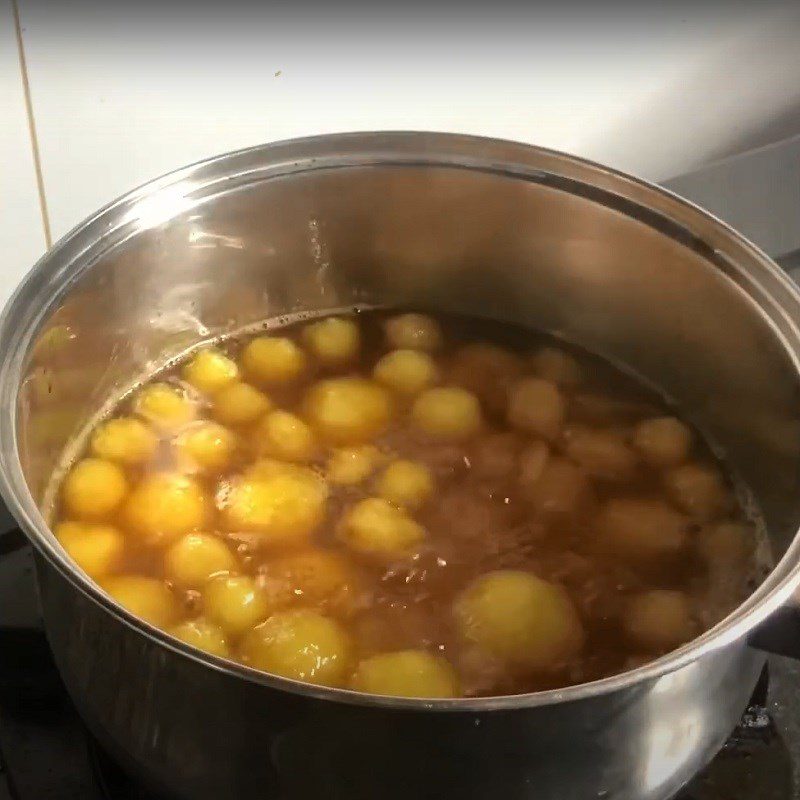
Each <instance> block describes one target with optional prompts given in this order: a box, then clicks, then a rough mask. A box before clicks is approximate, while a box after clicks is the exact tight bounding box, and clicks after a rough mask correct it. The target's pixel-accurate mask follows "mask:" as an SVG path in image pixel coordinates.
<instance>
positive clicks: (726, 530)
mask: <svg viewBox="0 0 800 800" xmlns="http://www.w3.org/2000/svg"><path fill="white" fill-rule="evenodd" d="M754 547H755V534H754V532H753V531H752V530H750V529H749V528H748V527H747V526H746V525H743V524H742V523H741V522H717V523H714V524H711V525H706V526H704V527H703V529H702V530H701V531H700V534H699V535H698V537H697V549H698V551H699V553H700V555H701V556H702V557H703V558H704V559H705V561H706V562H707V563H708V564H709V565H711V566H713V567H717V568H722V569H730V568H731V567H732V566H733V565H735V564H742V563H744V562H745V559H747V557H748V556H749V555H750V554H751V553H752V551H753V548H754Z"/></svg>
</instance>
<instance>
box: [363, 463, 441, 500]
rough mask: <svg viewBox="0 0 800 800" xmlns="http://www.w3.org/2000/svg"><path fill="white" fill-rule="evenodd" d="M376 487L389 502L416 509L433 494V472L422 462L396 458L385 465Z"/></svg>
mask: <svg viewBox="0 0 800 800" xmlns="http://www.w3.org/2000/svg"><path fill="white" fill-rule="evenodd" d="M376 488H377V490H378V494H379V495H380V496H381V497H383V498H384V499H385V500H388V501H389V502H390V503H394V504H395V505H396V506H404V507H405V508H410V509H416V508H419V507H420V506H421V505H423V503H425V502H426V501H427V500H428V499H429V498H430V496H431V495H432V494H433V488H434V484H433V474H432V473H431V471H430V470H429V469H428V468H427V467H426V466H425V465H424V464H420V463H419V462H417V461H407V460H405V459H398V460H397V461H393V462H392V463H391V464H389V466H388V467H386V469H385V470H384V472H383V474H382V475H381V476H380V477H379V478H378V482H377V487H376Z"/></svg>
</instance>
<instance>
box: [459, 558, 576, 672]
mask: <svg viewBox="0 0 800 800" xmlns="http://www.w3.org/2000/svg"><path fill="white" fill-rule="evenodd" d="M455 615H456V620H457V622H458V625H459V628H460V630H461V634H462V635H463V637H464V638H465V639H467V640H468V641H470V642H473V643H474V644H476V645H477V646H478V647H479V648H480V649H482V650H484V651H486V652H487V653H489V654H491V655H492V656H494V657H496V658H498V659H500V660H502V661H504V662H506V663H507V664H511V665H513V666H517V667H522V668H527V669H535V670H541V671H546V670H554V669H559V668H561V667H563V666H564V665H565V663H566V662H567V661H569V659H571V658H573V657H574V656H575V655H577V654H578V652H580V650H581V648H582V646H583V640H584V635H583V626H582V625H581V621H580V618H579V617H578V612H577V611H576V609H575V606H574V605H573V603H572V600H570V598H569V595H568V594H567V593H566V592H565V591H564V589H563V588H562V587H561V586H558V585H557V584H554V583H549V582H547V581H544V580H541V579H540V578H537V577H536V576H535V575H531V574H530V573H527V572H521V571H516V570H499V571H496V572H489V573H487V574H486V575H482V576H481V577H480V578H478V579H477V580H475V581H473V583H472V584H471V585H470V586H469V587H467V589H466V590H465V591H464V592H463V593H462V594H461V596H460V597H459V598H458V599H457V601H456V605H455Z"/></svg>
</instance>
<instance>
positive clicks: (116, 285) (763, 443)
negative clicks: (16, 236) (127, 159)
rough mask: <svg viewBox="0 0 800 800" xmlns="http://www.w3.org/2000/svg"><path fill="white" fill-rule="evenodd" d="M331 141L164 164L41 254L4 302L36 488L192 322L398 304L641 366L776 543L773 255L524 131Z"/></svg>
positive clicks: (781, 285)
mask: <svg viewBox="0 0 800 800" xmlns="http://www.w3.org/2000/svg"><path fill="white" fill-rule="evenodd" d="M422 141H423V143H424V142H432V143H433V144H436V143H437V141H438V139H437V137H432V138H431V137H429V138H428V139H423V140H422ZM340 144H341V146H342V148H343V149H345V150H346V149H347V148H348V147H350V148H351V152H350V153H349V154H348V156H347V158H343V157H340V156H339V155H330V154H325V153H323V154H321V155H320V157H319V158H311V157H309V158H305V159H298V160H295V161H291V163H288V165H287V162H286V161H285V160H282V159H280V158H276V157H274V156H271V155H270V152H271V151H270V149H269V148H266V149H264V150H262V151H255V152H251V153H249V154H239V155H238V156H236V157H230V158H229V159H228V161H226V159H225V158H223V159H221V160H219V161H217V162H212V163H211V164H208V165H201V166H200V167H197V168H191V169H189V170H185V171H183V172H181V173H177V174H176V175H175V176H172V177H170V178H167V179H163V180H162V181H160V182H158V183H157V184H156V185H155V186H153V187H146V188H145V189H144V190H139V191H138V192H137V193H134V195H132V196H129V197H128V198H124V199H123V200H122V201H120V202H119V203H117V204H116V205H115V206H112V207H110V208H109V209H108V210H107V211H105V212H103V213H102V214H101V215H100V216H98V217H97V218H95V219H94V220H93V221H91V222H90V223H88V224H87V225H86V226H84V227H83V228H82V229H80V230H78V231H77V232H76V233H75V234H73V235H72V238H70V239H67V240H65V241H64V242H62V243H61V244H60V245H59V246H57V248H56V249H55V250H54V251H52V252H51V253H50V254H49V255H48V256H46V257H45V260H44V262H43V263H42V264H40V266H39V268H38V270H37V271H36V272H35V273H34V274H33V275H32V276H31V278H29V280H28V283H27V284H26V285H25V286H24V287H23V289H22V290H21V292H20V293H19V294H18V295H17V296H16V298H15V300H14V301H13V303H12V306H11V307H10V309H9V310H8V311H7V314H6V319H5V325H6V328H7V329H13V330H14V331H15V333H14V340H13V342H12V344H11V349H12V351H15V356H16V358H17V363H16V368H18V369H20V370H22V373H21V375H22V385H21V389H20V391H19V393H18V397H17V412H18V413H17V419H16V426H17V427H16V431H17V441H18V445H19V454H20V461H21V464H22V468H23V472H24V476H25V480H26V482H27V484H28V486H29V487H30V489H31V491H32V493H33V495H34V497H35V498H36V499H37V501H42V500H43V498H44V496H45V492H46V488H47V486H48V483H49V482H50V481H51V477H52V475H53V471H54V468H55V467H56V466H57V465H58V464H59V462H60V461H61V460H62V459H63V454H64V447H65V445H66V444H67V443H68V442H69V441H71V440H72V439H73V438H74V437H75V436H76V435H77V434H78V433H79V432H80V431H81V430H82V429H83V428H84V426H85V424H86V423H87V421H89V420H90V419H91V418H92V417H94V416H95V415H96V414H97V413H98V412H99V411H100V410H101V409H102V408H103V407H104V406H106V405H107V404H108V402H109V399H116V398H118V397H119V396H120V394H122V393H124V392H125V391H127V390H128V389H129V388H130V387H131V386H132V384H134V383H135V382H136V381H137V380H138V379H140V378H141V377H143V376H146V375H147V374H149V373H152V372H153V371H154V370H155V369H156V368H158V367H160V366H162V365H163V364H164V363H165V362H167V361H168V360H169V359H170V358H173V357H174V356H176V355H177V354H179V353H181V352H183V351H184V350H185V349H186V348H187V347H189V346H191V345H193V344H195V343H197V342H198V341H200V340H204V339H209V338H212V337H216V336H220V335H226V334H230V333H232V332H235V331H237V330H240V329H241V328H243V327H246V326H248V325H252V324H253V323H257V322H259V321H262V320H265V319H276V318H280V317H281V316H282V315H288V314H295V313H297V312H316V311H321V310H325V309H333V308H339V307H346V306H352V305H361V304H366V305H373V304H378V305H392V306H412V307H419V308H427V309H434V310H442V311H448V312H456V313H462V314H470V315H478V316H484V317H489V318H494V319H497V320H501V321H507V322H512V323H517V324H521V325H525V326H529V327H532V328H536V329H541V330H544V331H548V332H553V333H555V334H557V335H559V336H563V337H565V338H566V339H568V340H570V341H572V342H575V343H576V344H579V345H581V346H583V347H586V348H587V349H589V350H591V351H594V352H596V353H598V354H600V355H602V356H604V357H606V358H609V359H611V360H612V361H614V362H616V363H618V364H623V365H625V366H626V367H628V368H629V369H631V370H633V371H635V372H636V373H638V375H639V376H641V377H642V378H644V379H645V380H646V381H648V382H650V383H651V384H653V385H655V386H656V387H658V388H659V389H660V390H661V391H663V392H664V393H665V394H666V395H668V396H669V397H670V398H671V399H673V400H674V401H675V402H677V403H678V404H679V406H680V408H681V409H682V411H683V413H684V414H685V415H686V416H687V417H688V418H690V419H691V420H693V421H694V422H695V423H696V424H697V425H698V426H699V427H700V428H701V429H702V430H703V431H704V432H706V433H707V434H708V436H709V437H710V439H711V440H712V442H714V443H716V445H717V446H718V447H719V448H720V452H721V454H722V455H723V456H724V457H725V458H726V459H727V461H728V463H729V464H730V465H731V466H732V468H733V469H734V470H735V471H737V472H738V473H739V474H740V476H741V477H742V478H743V479H744V481H745V482H746V484H747V485H748V486H749V487H750V488H751V490H752V491H753V493H754V495H755V497H756V499H757V502H758V504H759V506H760V509H761V513H762V514H763V518H764V519H765V521H766V524H767V527H768V530H769V535H770V538H771V540H772V545H773V550H774V554H775V555H776V556H780V555H781V554H782V553H783V552H784V551H785V550H786V548H787V547H788V545H789V543H790V542H791V540H792V538H793V536H794V533H795V531H796V530H797V527H798V523H800V493H798V492H796V491H794V489H795V487H796V486H797V485H798V477H799V475H800V419H798V414H800V402H799V400H800V397H799V395H798V388H799V383H800V382H799V381H798V366H797V349H798V341H800V338H799V337H798V332H797V328H796V323H797V320H798V319H800V313H798V298H797V295H796V294H795V292H794V290H793V289H792V288H791V287H790V286H789V284H788V282H787V281H786V280H785V279H783V278H782V277H781V276H780V274H779V273H778V272H777V270H776V269H775V268H774V266H772V265H771V264H770V263H769V262H768V261H767V259H765V258H764V257H763V256H761V254H759V253H758V252H757V251H755V250H754V249H753V248H751V247H750V246H749V245H748V244H747V243H746V242H743V241H742V240H740V239H739V238H738V237H736V236H735V235H733V234H731V233H730V232H728V231H727V230H726V229H724V227H722V226H721V225H719V224H717V223H715V222H714V221H713V220H710V219H709V218H708V217H706V216H704V215H703V214H702V213H700V212H697V211H696V210H695V209H693V208H691V207H690V206H688V205H687V204H684V203H682V202H681V201H679V200H677V199H674V198H670V197H669V196H667V195H664V194H662V193H660V192H658V191H657V190H655V189H652V188H650V187H647V186H644V185H642V184H639V183H636V182H634V181H631V180H628V179H626V178H624V177H621V176H616V175H613V174H610V173H608V172H606V171H605V170H602V169H600V168H596V167H593V166H591V165H586V164H583V163H581V162H576V161H573V160H571V159H568V158H566V157H560V156H556V155H554V154H549V153H542V152H539V151H536V150H532V149H528V148H517V149H516V150H514V152H515V154H516V155H521V154H522V155H524V160H525V163H522V162H516V163H507V164H506V165H504V166H502V167H498V166H497V161H496V159H495V158H493V157H491V156H493V154H492V153H491V152H487V153H485V154H484V155H485V156H486V157H483V158H470V159H466V158H465V157H463V154H458V153H456V154H453V153H452V152H447V153H445V154H444V155H442V156H441V157H439V155H437V153H436V152H433V151H432V149H433V148H432V147H421V148H418V145H419V140H413V141H412V144H413V145H414V147H413V148H411V149H413V152H410V150H409V147H410V146H407V144H408V142H406V143H405V144H403V145H402V146H401V147H400V150H403V152H399V151H398V152H397V153H394V152H390V153H389V155H386V154H383V155H382V156H381V157H375V156H373V155H371V156H370V157H360V156H359V154H358V152H357V148H356V147H355V145H352V146H351V145H350V144H349V143H348V141H346V140H343V141H342V142H341V143H340ZM462 145H463V143H462V144H461V145H459V147H461V146H462ZM486 147H488V146H486ZM486 147H484V149H486ZM404 148H405V150H404ZM278 149H279V150H280V148H278ZM312 149H313V148H312ZM390 150H391V148H390ZM518 151H519V152H518ZM312 155H313V153H312ZM245 157H246V158H247V159H249V162H248V163H249V164H250V168H249V169H243V168H242V163H243V162H242V160H243V159H244V158H245ZM254 160H255V162H256V163H255V164H253V163H252V162H253V161H254ZM228 162H230V163H228ZM223 179H224V180H223ZM32 309H33V312H32ZM71 337H75V341H76V342H77V343H80V346H79V347H77V348H75V347H71V348H64V349H63V352H62V344H63V342H64V341H66V340H69V339H71ZM66 352H69V353H72V355H71V356H69V357H68V356H66V355H64V353H66ZM76 353H77V355H75V354H76ZM12 366H13V365H12ZM9 376H11V377H12V378H13V377H14V373H13V372H11V373H9V372H8V371H7V372H6V378H9Z"/></svg>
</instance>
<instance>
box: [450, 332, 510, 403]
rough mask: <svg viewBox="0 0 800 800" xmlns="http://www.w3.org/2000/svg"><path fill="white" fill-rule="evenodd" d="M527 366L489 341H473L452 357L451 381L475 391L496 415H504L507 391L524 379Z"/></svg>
mask: <svg viewBox="0 0 800 800" xmlns="http://www.w3.org/2000/svg"><path fill="white" fill-rule="evenodd" d="M524 368H525V365H524V363H523V361H522V359H521V358H520V357H519V356H518V355H517V354H516V353H513V352H512V351H511V350H508V349H506V348H504V347H498V346H497V345H495V344H490V343H488V342H472V343H470V344H466V345H464V346H463V347H460V348H459V349H458V350H457V351H456V353H455V354H454V355H453V358H452V361H451V363H450V368H449V370H448V376H447V377H448V381H449V382H450V383H453V384H455V385H456V386H460V387H461V388H462V389H467V390H468V391H470V392H472V393H473V394H474V395H475V396H476V397H477V398H478V399H479V400H480V402H481V403H482V405H483V406H484V407H485V408H487V409H488V410H489V411H491V412H492V413H493V414H502V413H504V412H505V410H506V406H507V403H508V390H509V389H510V387H511V386H513V385H514V384H515V383H516V382H517V381H518V380H519V379H520V377H522V374H523V372H524Z"/></svg>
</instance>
